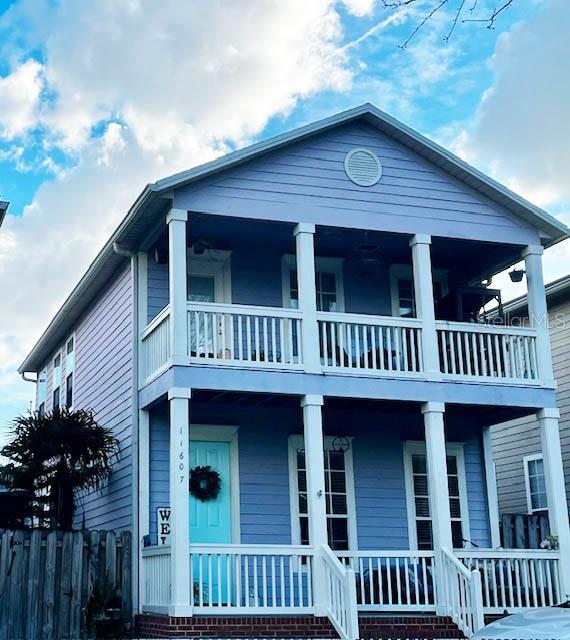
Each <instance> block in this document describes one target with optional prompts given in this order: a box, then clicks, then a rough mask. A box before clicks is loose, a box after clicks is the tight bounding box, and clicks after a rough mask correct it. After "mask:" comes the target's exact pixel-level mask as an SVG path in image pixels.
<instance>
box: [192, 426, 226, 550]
mask: <svg viewBox="0 0 570 640" xmlns="http://www.w3.org/2000/svg"><path fill="white" fill-rule="evenodd" d="M190 429H191V428H190ZM206 466H209V467H212V470H213V471H217V472H218V473H219V474H220V478H221V488H220V492H219V493H218V496H217V497H216V499H215V500H206V501H205V502H202V501H200V500H198V499H197V498H195V497H194V496H193V495H190V542H193V543H196V544H201V543H202V544H205V543H208V544H209V543H216V542H217V543H219V544H226V543H230V542H231V541H232V503H231V473H230V443H229V442H211V441H204V440H190V468H191V469H193V468H194V467H206Z"/></svg>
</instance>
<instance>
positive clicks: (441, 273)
mask: <svg viewBox="0 0 570 640" xmlns="http://www.w3.org/2000/svg"><path fill="white" fill-rule="evenodd" d="M389 271H390V301H391V307H392V316H393V317H395V318H399V317H400V292H399V290H398V280H400V279H402V280H403V279H405V280H411V281H412V284H413V285H414V286H415V283H414V271H413V267H412V265H411V264H391V265H390V269H389ZM433 279H434V280H435V282H437V283H439V286H440V287H441V295H442V297H443V296H446V295H447V294H448V293H449V284H448V270H447V269H433Z"/></svg>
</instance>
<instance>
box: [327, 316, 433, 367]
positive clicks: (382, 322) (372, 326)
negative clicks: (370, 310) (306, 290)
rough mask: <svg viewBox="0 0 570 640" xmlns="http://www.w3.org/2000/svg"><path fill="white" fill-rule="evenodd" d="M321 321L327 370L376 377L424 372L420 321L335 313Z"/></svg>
mask: <svg viewBox="0 0 570 640" xmlns="http://www.w3.org/2000/svg"><path fill="white" fill-rule="evenodd" d="M317 318H318V322H319V342H320V345H319V348H320V355H321V363H322V366H323V368H325V369H342V370H345V371H346V370H350V371H351V372H359V373H368V374H372V375H374V374H382V375H383V374H401V373H403V374H410V373H411V374H413V373H419V372H421V371H422V356H421V343H420V340H421V322H420V321H419V320H416V319H411V318H392V317H387V316H367V315H361V314H355V313H332V312H327V313H324V312H321V313H319V314H317Z"/></svg>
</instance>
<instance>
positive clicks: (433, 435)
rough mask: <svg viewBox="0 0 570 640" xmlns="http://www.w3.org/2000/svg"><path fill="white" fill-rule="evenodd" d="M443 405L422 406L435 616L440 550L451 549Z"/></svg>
mask: <svg viewBox="0 0 570 640" xmlns="http://www.w3.org/2000/svg"><path fill="white" fill-rule="evenodd" d="M444 411H445V405H444V404H443V402H426V403H424V404H423V405H422V414H423V416H424V427H425V439H426V463H427V480H428V493H429V510H430V515H431V528H432V535H433V550H434V556H435V587H436V605H437V609H436V613H437V614H438V615H445V613H446V608H445V607H446V604H445V598H444V596H443V594H444V593H445V590H444V588H443V576H442V574H441V572H440V567H441V549H442V547H445V548H446V549H449V550H450V551H451V550H452V549H453V537H452V534H451V513H450V509H449V486H448V484H447V453H446V450H445V429H444V425H443V414H444Z"/></svg>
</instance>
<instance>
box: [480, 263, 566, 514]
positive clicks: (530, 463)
mask: <svg viewBox="0 0 570 640" xmlns="http://www.w3.org/2000/svg"><path fill="white" fill-rule="evenodd" d="M546 295H547V304H548V319H549V327H550V340H551V345H552V364H553V368H554V378H555V380H556V381H557V383H558V387H557V389H556V405H557V406H558V408H559V410H560V423H559V424H560V444H561V447H562V456H563V460H564V477H565V484H566V494H567V495H568V492H569V489H570V275H567V276H564V277H563V278H560V279H558V280H555V281H554V282H551V283H550V284H548V285H546ZM504 312H505V313H506V314H508V315H509V316H510V318H511V320H512V319H514V318H520V320H521V322H522V323H524V326H528V308H527V297H526V296H521V297H520V298H516V299H515V300H512V301H511V302H508V303H506V304H505V305H504ZM492 442H493V456H494V461H495V467H496V474H497V490H498V494H499V511H500V513H501V514H505V513H540V512H545V513H546V489H545V485H544V468H543V463H542V455H541V444H540V430H539V428H538V423H537V421H536V420H535V419H533V416H530V415H529V416H527V417H524V418H520V419H518V420H513V421H510V422H506V423H503V424H501V425H496V426H495V427H493V429H492Z"/></svg>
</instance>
